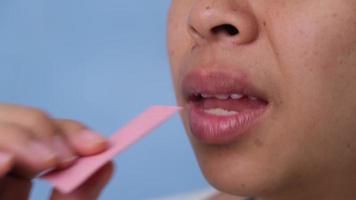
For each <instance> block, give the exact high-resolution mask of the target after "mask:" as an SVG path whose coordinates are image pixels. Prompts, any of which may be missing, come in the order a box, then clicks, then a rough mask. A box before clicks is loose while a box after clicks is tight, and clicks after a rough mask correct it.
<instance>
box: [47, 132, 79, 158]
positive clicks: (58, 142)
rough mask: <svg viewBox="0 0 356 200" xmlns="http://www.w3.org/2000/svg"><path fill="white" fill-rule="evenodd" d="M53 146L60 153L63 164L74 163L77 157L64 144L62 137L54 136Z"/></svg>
mask: <svg viewBox="0 0 356 200" xmlns="http://www.w3.org/2000/svg"><path fill="white" fill-rule="evenodd" d="M53 146H54V148H55V149H56V150H57V151H58V152H59V159H60V162H61V163H63V164H67V163H72V162H73V161H74V160H76V159H77V156H76V155H75V154H74V153H73V151H71V149H70V147H69V146H68V145H67V144H65V143H64V141H63V139H62V138H61V137H60V136H54V138H53Z"/></svg>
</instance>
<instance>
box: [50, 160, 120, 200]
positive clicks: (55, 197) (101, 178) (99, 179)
mask: <svg viewBox="0 0 356 200" xmlns="http://www.w3.org/2000/svg"><path fill="white" fill-rule="evenodd" d="M113 172H114V165H113V163H112V162H110V163H108V164H106V165H105V166H104V167H103V168H101V169H100V170H99V171H98V172H97V173H95V174H94V175H93V176H92V177H91V178H90V179H88V181H86V182H85V183H84V184H83V185H82V186H80V187H79V188H78V189H77V190H75V191H74V192H72V193H70V194H61V193H60V192H58V191H54V192H53V193H52V197H51V200H95V199H97V198H98V197H99V195H100V192H101V191H102V190H103V188H104V187H105V185H107V184H108V182H109V181H110V179H111V177H112V174H113Z"/></svg>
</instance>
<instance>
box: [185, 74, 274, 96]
mask: <svg viewBox="0 0 356 200" xmlns="http://www.w3.org/2000/svg"><path fill="white" fill-rule="evenodd" d="M181 84H182V85H181V86H182V93H183V97H184V99H185V100H186V101H190V100H192V97H193V96H196V95H199V94H208V95H222V94H243V95H246V96H251V97H256V98H258V99H261V100H264V101H266V102H268V100H267V95H266V94H265V93H264V92H263V91H262V90H261V89H259V88H257V87H256V86H255V85H253V83H252V82H251V81H250V79H249V77H248V76H247V75H246V73H241V72H236V73H231V72H230V71H225V70H223V69H222V68H220V69H204V68H202V69H194V70H191V71H190V72H188V73H187V74H186V75H185V76H184V77H183V79H182V83H181Z"/></svg>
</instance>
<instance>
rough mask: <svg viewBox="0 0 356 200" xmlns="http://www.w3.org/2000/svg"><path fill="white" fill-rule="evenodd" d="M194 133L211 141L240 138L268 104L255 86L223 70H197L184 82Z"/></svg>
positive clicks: (229, 141) (204, 140) (201, 139)
mask: <svg viewBox="0 0 356 200" xmlns="http://www.w3.org/2000/svg"><path fill="white" fill-rule="evenodd" d="M183 94H184V97H185V100H186V102H187V104H188V114H189V123H190V128H191V131H192V134H193V135H194V136H195V138H197V139H198V140H200V141H202V142H204V143H209V144H225V143H231V142H234V141H236V140H237V139H238V138H239V136H241V135H242V134H244V133H246V132H247V130H248V129H249V128H251V127H252V126H253V125H254V124H256V122H257V121H258V119H259V118H260V117H261V116H262V114H263V113H264V112H265V111H266V109H267V107H268V101H267V100H266V98H264V97H263V95H262V94H261V93H260V92H258V90H257V89H254V88H253V87H252V86H251V85H249V84H247V83H246V82H245V81H242V80H241V79H239V78H237V77H233V76H231V75H229V74H224V73H220V72H211V73H209V74H207V73H194V74H191V75H189V76H187V77H186V78H185V79H184V82H183Z"/></svg>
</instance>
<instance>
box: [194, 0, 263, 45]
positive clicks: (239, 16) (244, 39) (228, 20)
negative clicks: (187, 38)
mask: <svg viewBox="0 0 356 200" xmlns="http://www.w3.org/2000/svg"><path fill="white" fill-rule="evenodd" d="M234 2H235V1H234ZM188 28H189V32H190V34H191V36H192V38H193V39H194V40H195V41H196V42H197V43H198V44H203V43H204V42H213V41H215V42H216V41H218V42H226V41H227V42H234V44H245V43H249V42H252V41H253V40H255V39H256V38H257V35H258V24H257V21H256V18H255V17H254V15H253V13H252V12H251V11H250V10H249V9H248V7H247V6H242V5H240V4H239V3H236V2H235V3H231V1H228V0H219V1H207V0H197V1H195V2H194V5H193V7H192V9H191V11H190V14H189V18H188Z"/></svg>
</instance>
